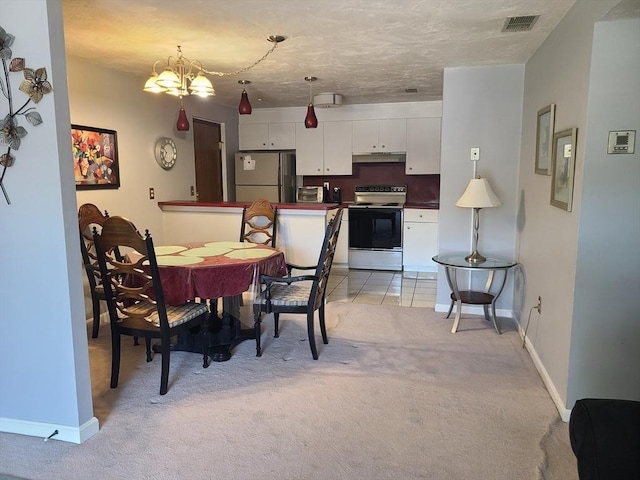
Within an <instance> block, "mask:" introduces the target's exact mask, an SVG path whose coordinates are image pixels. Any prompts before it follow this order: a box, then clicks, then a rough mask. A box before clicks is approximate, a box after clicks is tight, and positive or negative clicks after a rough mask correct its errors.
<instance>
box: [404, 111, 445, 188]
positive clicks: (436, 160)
mask: <svg viewBox="0 0 640 480" xmlns="http://www.w3.org/2000/svg"><path fill="white" fill-rule="evenodd" d="M441 124H442V118H440V117H429V118H408V119H407V158H406V163H405V173H406V174H407V175H428V174H437V173H440V127H441Z"/></svg>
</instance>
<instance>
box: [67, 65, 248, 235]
mask: <svg viewBox="0 0 640 480" xmlns="http://www.w3.org/2000/svg"><path fill="white" fill-rule="evenodd" d="M149 62H150V64H149V66H141V70H143V71H144V73H146V72H147V71H148V70H149V68H150V65H151V63H153V59H150V60H149ZM68 72H69V97H70V99H69V100H70V109H71V123H73V124H79V125H88V126H93V127H101V128H107V129H112V130H116V132H117V135H118V159H119V163H120V178H121V183H120V188H119V189H117V190H79V191H78V192H77V199H78V206H80V205H82V204H83V203H86V202H89V203H94V204H96V205H97V206H98V207H99V208H100V209H101V210H105V209H106V210H108V211H109V214H110V215H122V216H125V217H127V218H129V219H130V220H131V221H132V222H133V223H134V224H135V225H136V226H137V227H138V228H139V229H149V231H150V232H151V234H152V235H153V238H154V241H155V242H156V243H162V241H163V233H162V230H163V229H162V217H161V210H160V209H159V208H158V202H159V201H168V200H195V197H191V196H190V187H191V186H192V185H195V169H194V152H193V117H194V116H195V117H197V118H200V119H203V120H208V121H212V122H216V123H221V124H223V128H224V129H223V132H222V133H223V135H224V137H223V138H224V140H225V147H226V156H227V162H230V161H232V159H233V154H235V152H236V151H237V149H238V113H237V111H236V110H235V109H230V108H227V107H220V106H219V105H216V102H215V97H210V98H205V99H203V98H199V97H185V99H184V105H185V110H186V111H187V116H188V117H189V122H190V124H191V128H190V129H189V131H187V132H179V131H177V130H176V127H175V125H176V120H177V116H178V109H179V107H180V101H179V100H178V99H177V98H175V97H172V96H170V95H164V94H161V95H156V94H151V93H146V92H143V91H142V86H143V85H144V82H145V80H146V79H145V78H138V77H134V76H132V75H126V74H122V73H120V72H115V71H111V70H107V69H104V68H101V67H97V66H95V65H92V64H90V63H88V62H86V61H83V60H80V59H78V58H74V57H69V59H68ZM160 137H171V138H173V139H174V140H175V142H176V145H177V147H178V160H177V162H176V165H175V166H174V167H173V168H172V169H171V170H163V169H162V168H161V167H160V166H159V165H158V164H157V162H156V161H155V158H154V155H153V153H154V146H155V142H156V140H157V139H158V138H160ZM150 187H153V188H154V190H155V199H153V200H151V199H149V188H150Z"/></svg>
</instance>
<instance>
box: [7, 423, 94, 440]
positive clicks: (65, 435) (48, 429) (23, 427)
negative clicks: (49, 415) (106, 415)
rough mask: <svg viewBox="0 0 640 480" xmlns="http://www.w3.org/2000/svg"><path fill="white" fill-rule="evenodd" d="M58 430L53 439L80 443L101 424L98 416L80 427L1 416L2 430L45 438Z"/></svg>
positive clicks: (89, 436) (91, 435) (91, 434)
mask: <svg viewBox="0 0 640 480" xmlns="http://www.w3.org/2000/svg"><path fill="white" fill-rule="evenodd" d="M56 430H57V431H58V433H56V434H55V435H53V436H51V440H62V441H64V442H71V443H78V444H79V443H83V442H85V441H86V440H88V439H89V438H91V437H93V436H94V435H95V434H96V433H98V430H100V425H99V423H98V419H97V418H96V417H91V420H89V421H88V422H86V423H85V424H84V425H80V426H79V427H70V426H68V425H56V424H53V423H44V422H29V421H26V420H16V419H12V418H2V417H0V432H5V433H17V434H20V435H29V436H31V437H40V438H42V439H43V440H44V439H47V438H48V437H49V436H50V435H51V434H53V433H54V432H55V431H56Z"/></svg>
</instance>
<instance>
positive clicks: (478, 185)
mask: <svg viewBox="0 0 640 480" xmlns="http://www.w3.org/2000/svg"><path fill="white" fill-rule="evenodd" d="M498 205H502V202H501V201H500V199H499V198H498V197H497V196H496V194H495V193H494V192H493V190H492V189H491V185H489V181H488V180H487V179H486V178H480V176H478V177H477V178H472V179H471V180H469V184H468V185H467V189H466V190H465V191H464V193H463V194H462V196H461V197H460V198H459V199H458V201H457V202H456V207H464V208H473V230H474V232H473V252H472V253H471V254H469V255H467V256H466V257H465V258H464V259H465V260H466V261H467V262H469V263H482V262H484V261H485V260H486V258H485V257H483V256H482V255H480V253H478V229H479V228H480V209H481V208H489V207H497V206H498Z"/></svg>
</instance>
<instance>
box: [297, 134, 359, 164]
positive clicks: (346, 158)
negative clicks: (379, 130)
mask: <svg viewBox="0 0 640 480" xmlns="http://www.w3.org/2000/svg"><path fill="white" fill-rule="evenodd" d="M351 163H352V161H351V122H318V128H306V127H305V126H304V123H299V124H296V175H351Z"/></svg>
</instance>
